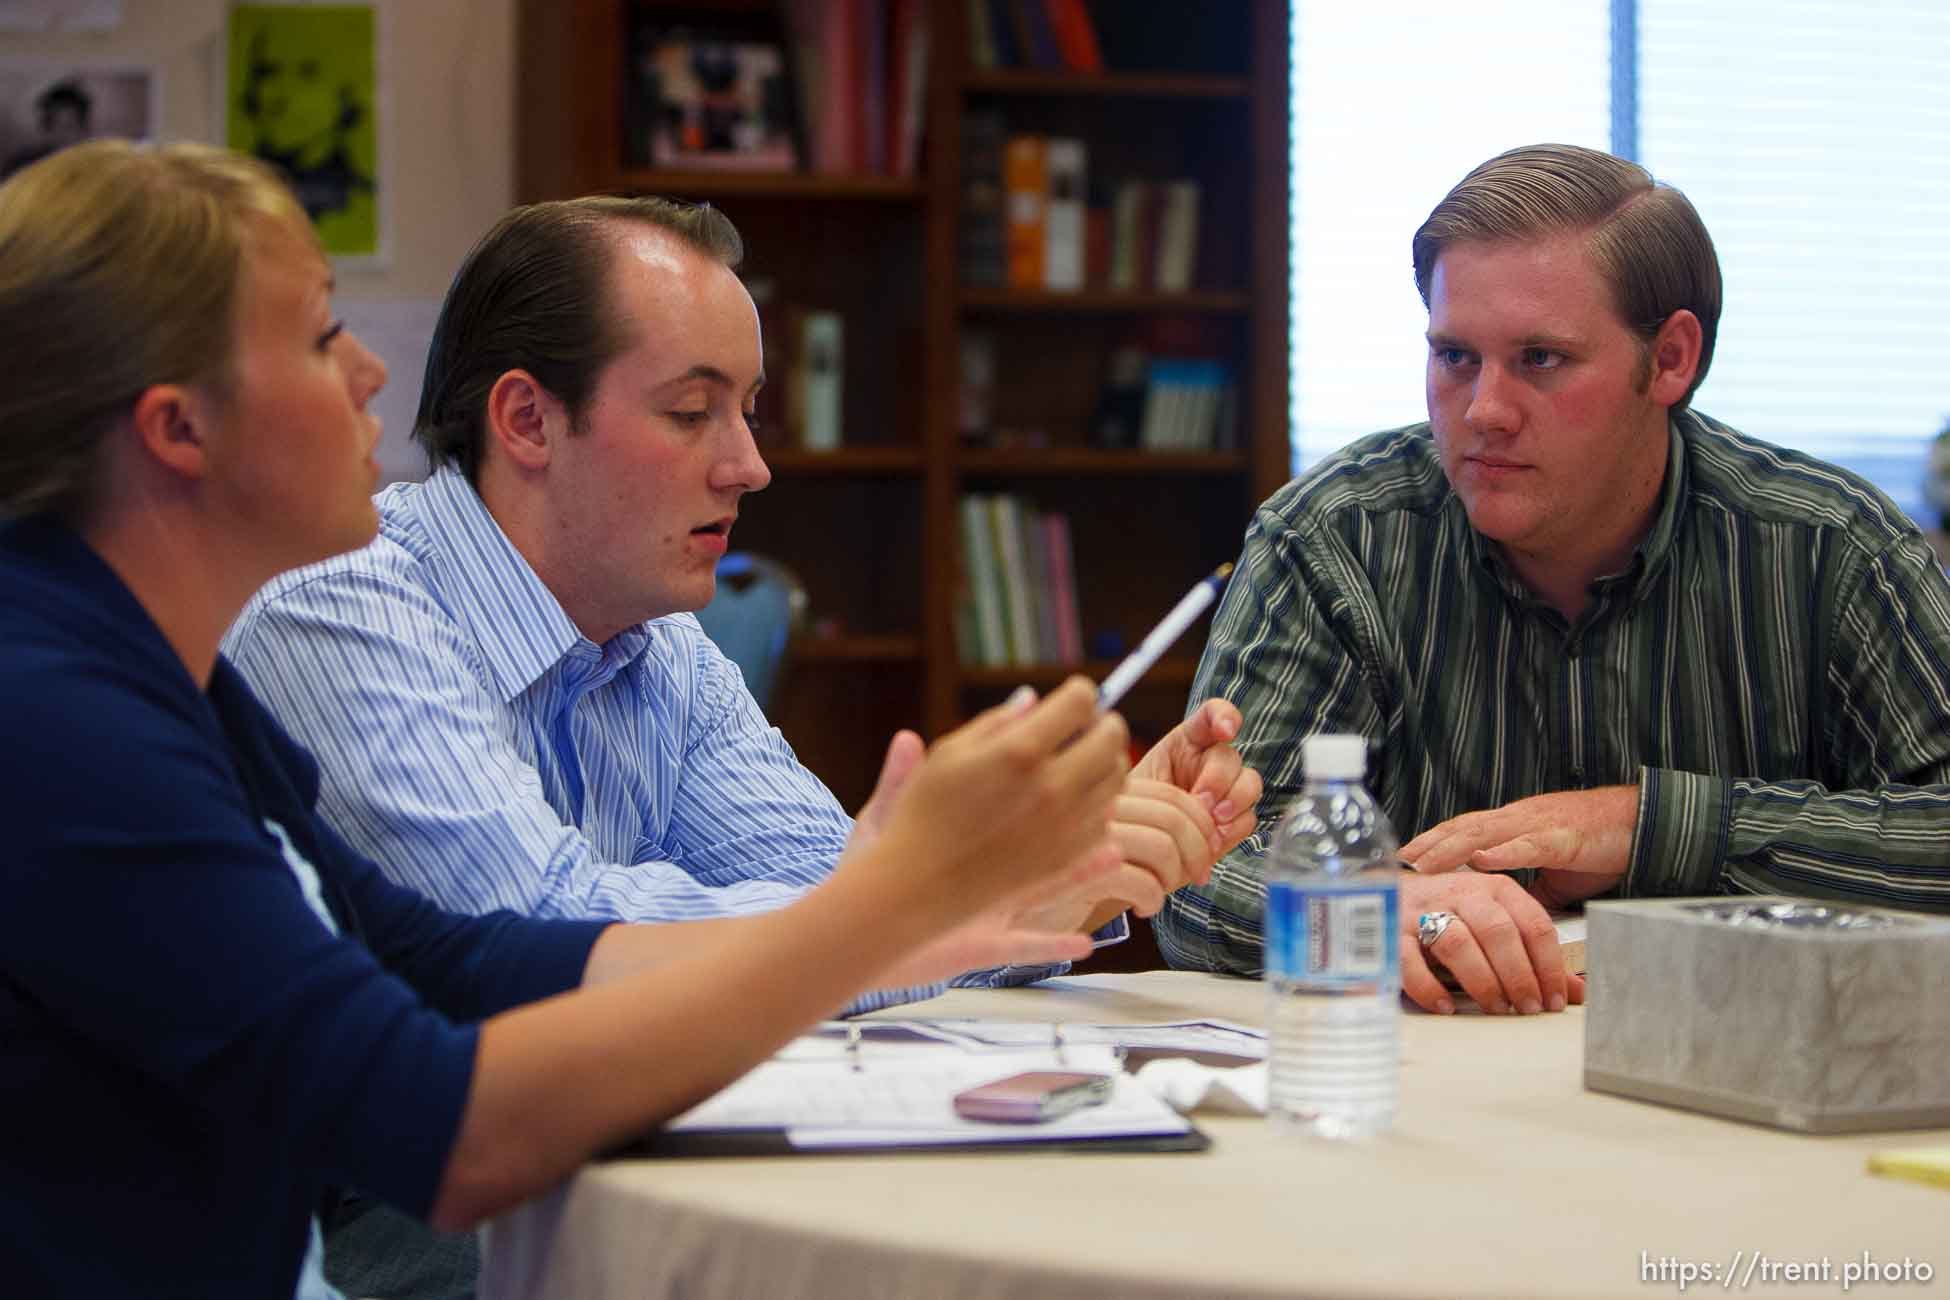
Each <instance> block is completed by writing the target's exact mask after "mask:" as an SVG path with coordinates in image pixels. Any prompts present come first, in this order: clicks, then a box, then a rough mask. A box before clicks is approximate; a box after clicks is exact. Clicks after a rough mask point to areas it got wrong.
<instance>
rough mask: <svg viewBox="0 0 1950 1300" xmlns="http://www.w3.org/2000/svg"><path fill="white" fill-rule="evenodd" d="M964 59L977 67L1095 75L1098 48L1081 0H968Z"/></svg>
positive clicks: (1099, 67) (1100, 55) (1092, 22)
mask: <svg viewBox="0 0 1950 1300" xmlns="http://www.w3.org/2000/svg"><path fill="white" fill-rule="evenodd" d="M967 7H968V51H969V60H970V62H971V63H972V64H973V66H975V67H976V68H979V69H981V70H983V71H993V70H995V69H998V68H1024V69H1029V70H1031V71H1037V72H1064V71H1067V72H1080V73H1086V74H1095V73H1100V72H1102V71H1103V70H1104V54H1103V44H1102V42H1101V41H1100V40H1099V39H1098V35H1097V23H1096V19H1095V18H1094V17H1093V16H1092V14H1091V12H1090V7H1089V5H1087V4H1086V3H1085V2H1084V0H968V5H967Z"/></svg>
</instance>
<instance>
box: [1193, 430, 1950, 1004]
mask: <svg viewBox="0 0 1950 1300" xmlns="http://www.w3.org/2000/svg"><path fill="white" fill-rule="evenodd" d="M1671 438H1672V454H1671V457H1670V459H1669V461H1668V468H1667V471H1666V482H1665V486H1664V488H1663V490H1662V494H1661V497H1660V504H1659V509H1658V515H1657V518H1656V520H1655V522H1654V524H1653V527H1652V530H1651V532H1650V533H1648V534H1647V536H1646V538H1645V540H1644V541H1643V542H1642V543H1640V545H1639V547H1638V549H1637V551H1636V553H1635V554H1634V557H1633V559H1632V562H1631V564H1630V565H1629V566H1628V567H1627V569H1626V570H1625V571H1624V572H1623V573H1620V574H1617V575H1615V576H1612V577H1608V578H1603V579H1600V580H1599V581H1597V582H1596V583H1594V584H1593V585H1592V595H1593V599H1592V601H1591V603H1590V604H1589V605H1588V606H1587V608H1586V610H1585V612H1584V614H1583V615H1581V616H1580V618H1579V619H1578V621H1577V622H1576V623H1575V624H1567V623H1566V622H1565V620H1564V618H1563V616H1562V615H1560V614H1559V613H1558V612H1557V611H1556V610H1555V609H1553V608H1551V607H1550V606H1549V605H1548V604H1546V603H1544V602H1543V601H1542V600H1540V599H1538V598H1537V597H1536V596H1534V595H1532V594H1531V593H1530V592H1529V591H1528V590H1527V589H1526V588H1525V587H1524V586H1523V584H1522V583H1521V582H1520V581H1519V580H1518V579H1517V578H1516V576H1515V575H1514V574H1513V573H1512V572H1511V571H1510V569H1509V568H1508V567H1507V565H1506V564H1505V563H1504V561H1503V559H1502V556H1501V554H1500V553H1499V551H1498V549H1497V547H1496V546H1495V545H1494V544H1492V543H1490V542H1487V541H1486V540H1485V539H1484V538H1483V537H1482V536H1481V535H1480V534H1478V533H1477V532H1476V531H1475V530H1474V529H1473V528H1471V527H1470V525H1469V518H1468V516H1467V514H1465V512H1464V510H1463V506H1462V502H1461V500H1460V499H1458V498H1457V497H1456V495H1455V494H1454V493H1453V492H1451V491H1450V489H1449V483H1448V480H1447V479H1446V478H1445V477H1444V476H1443V473H1442V466H1441V463H1440V461H1439V460H1438V457H1437V453H1436V448H1435V443H1434V441H1433V440H1432V438H1431V436H1430V432H1429V426H1428V425H1427V424H1417V425H1411V426H1409V427H1408V428H1405V429H1398V430H1395V431H1394V432H1391V433H1382V434H1376V435H1374V436H1372V437H1369V438H1365V439H1362V440H1361V441H1359V442H1356V443H1354V444H1352V445H1351V446H1349V447H1347V448H1346V449H1344V450H1343V451H1341V452H1340V453H1338V454H1337V455H1334V456H1332V457H1330V458H1328V459H1327V460H1326V461H1324V462H1322V463H1321V464H1320V465H1318V466H1316V467H1315V468H1314V469H1312V470H1311V471H1309V472H1308V473H1307V474H1305V475H1304V476H1302V477H1301V478H1298V479H1296V480H1294V481H1293V482H1291V483H1289V484H1287V485H1286V486H1285V487H1284V488H1282V489H1281V490H1280V491H1279V492H1277V493H1275V494H1274V495H1273V497H1272V498H1271V499H1270V500H1268V501H1267V502H1266V503H1265V504H1264V505H1263V506H1261V507H1260V509H1259V511H1258V513H1257V515H1256V516H1255V517H1254V519H1253V522H1252V525H1251V527H1250V528H1249V529H1248V530H1247V532H1246V542H1245V549H1244V552H1243V553H1242V555H1241V558H1240V561H1239V565H1238V570H1237V572H1236V573H1235V574H1234V576H1233V578H1232V582H1231V585H1230V586H1229V587H1228V588H1227V590H1226V594H1225V599H1224V601H1223V602H1222V603H1221V605H1220V607H1219V613H1218V616H1217V617H1216V619H1215V620H1214V623H1213V628H1212V639H1211V641H1210V643H1209V644H1208V645H1207V646H1206V650H1205V657H1204V659H1203V661H1202V662H1201V663H1200V665H1199V671H1198V679H1197V682H1196V684H1195V685H1194V687H1193V689H1192V695H1191V698H1192V699H1194V700H1203V699H1206V698H1207V697H1209V696H1213V695H1218V696H1222V697H1224V698H1225V699H1228V700H1231V701H1232V702H1233V703H1235V704H1237V705H1238V706H1239V709H1240V711H1241V712H1242V713H1243V714H1244V715H1245V726H1244V728H1243V729H1242V730H1241V733H1240V735H1239V738H1238V740H1237V742H1236V743H1237V744H1238V747H1239V749H1240V751H1241V753H1242V754H1243V755H1244V757H1245V760H1246V762H1247V763H1248V764H1250V765H1251V766H1253V767H1254V768H1256V769H1257V770H1258V771H1259V773H1260V775H1261V776H1262V777H1263V778H1264V779H1265V782H1266V793H1265V796H1264V798H1263V799H1262V800H1261V803H1260V807H1259V812H1260V823H1259V828H1258V830H1257V832H1256V833H1255V834H1254V835H1253V836H1252V837H1251V838H1250V839H1248V840H1247V841H1246V842H1245V843H1243V844H1241V845H1240V846H1239V848H1238V849H1236V850H1234V851H1233V853H1231V854H1230V855H1228V856H1227V857H1226V858H1225V860H1224V861H1222V862H1221V863H1220V864H1219V865H1218V868H1217V869H1216V870H1215V871H1214V873H1213V876H1212V880H1211V883H1210V884H1209V885H1207V886H1204V887H1202V888H1196V889H1193V888H1188V889H1184V890H1181V891H1179V892H1178V893H1177V894H1175V895H1173V896H1172V897H1171V899H1170V900H1169V901H1168V902H1167V905H1166V908H1165V910H1164V911H1163V912H1162V913H1160V914H1159V917H1158V921H1157V930H1158V937H1159V942H1160V945H1161V947H1162V948H1163V951H1164V953H1165V956H1166V957H1167V959H1168V960H1170V961H1171V963H1172V964H1173V965H1177V966H1194V967H1206V968H1211V969H1217V970H1230V971H1238V972H1241V973H1244V974H1256V973H1258V971H1259V969H1260V917H1261V914H1262V911H1263V908H1264V901H1265V885H1264V881H1263V875H1262V866H1263V860H1264V854H1265V849H1266V845H1267V843H1268V841H1269V840H1270V833H1271V831H1272V829H1273V826H1274V824H1275V823H1276V822H1277V820H1278V819H1279V817H1280V815H1281V813H1282V812H1283V811H1284V810H1285V808H1286V807H1287V805H1288V804H1289V803H1291V802H1292V800H1293V799H1294V797H1295V796H1296V795H1297V794H1298V793H1299V790H1300V788H1301V785H1302V784H1303V773H1302V770H1301V758H1300V742H1301V740H1302V738H1303V737H1305V736H1307V735H1310V734H1313V733H1316V732H1353V733H1359V734H1362V735H1365V736H1367V737H1368V738H1369V741H1370V744H1371V755H1372V756H1371V758H1370V763H1369V786H1370V788H1371V789H1373V791H1374V792H1375V795H1376V797H1377V798H1378V799H1379V800H1380V801H1381V804H1382V807H1383V808H1384V809H1385V810H1386V811H1387V813H1388V816H1389V817H1390V818H1391V819H1392V820H1393V822H1394V824H1395V827H1396V829H1397V831H1398V832H1400V834H1401V836H1402V838H1403V840H1407V839H1408V838H1409V837H1411V836H1413V835H1415V834H1418V833H1419V832H1421V831H1423V830H1426V829H1427V828H1429V827H1431V826H1434V825H1436V824H1437V823H1438V822H1442V821H1445V820H1447V819H1448V818H1450V817H1454V816H1457V815H1459V814H1461V813H1465V812H1472V811H1477V810H1481V809H1489V808H1497V807H1500V806H1502V805H1503V804H1506V803H1509V802H1510V801H1512V800H1514V799H1521V798H1524V797H1526V796H1528V795H1534V794H1544V793H1548V792H1551V791H1557V790H1576V789H1582V788H1586V787H1595V786H1605V785H1621V784H1634V785H1637V786H1638V788H1639V819H1638V829H1637V833H1636V835H1635V836H1634V839H1633V844H1632V856H1631V866H1630V869H1629V871H1628V872H1627V874H1626V876H1625V878H1624V880H1623V881H1622V882H1621V885H1620V888H1619V891H1618V893H1619V895H1620V896H1632V895H1648V894H1715V893H1786V894H1797V895H1803V896H1817V897H1827V898H1841V899H1856V900H1863V901H1872V902H1881V903H1889V904H1894V905H1898V906H1906V907H1921V908H1931V909H1937V910H1944V909H1950V586H1946V583H1945V581H1944V575H1943V571H1942V570H1941V569H1940V568H1939V567H1938V566H1937V562H1936V560H1935V558H1934V557H1933V556H1932V554H1931V552H1930V549H1929V546H1928V545H1927V544H1926V543H1925V542H1924V540H1923V537H1922V535H1921V534H1920V533H1919V532H1918V531H1917V529H1916V527H1915V525H1914V524H1912V523H1910V522H1909V520H1908V519H1907V518H1905V517H1904V516H1903V514H1902V513H1901V512H1900V511H1899V510H1898V509H1897V508H1896V507H1895V506H1894V505H1893V504H1892V503H1891V502H1890V501H1889V500H1888V498H1887V497H1884V496H1883V495H1882V494H1881V493H1879V492H1877V491H1876V490H1875V489H1874V488H1873V487H1871V486H1869V485H1868V484H1866V483H1864V482H1863V481H1862V480H1861V479H1859V478H1857V477H1855V476H1854V475H1851V474H1849V473H1847V472H1846V471H1843V470H1840V469H1836V468H1835V467H1833V466H1831V465H1826V464H1823V463H1822V462H1820V461H1816V460H1813V459H1810V458H1809V457H1806V456H1803V455H1799V454H1797V453H1795V452H1791V451H1784V450H1782V449H1780V448H1777V447H1772V446H1769V445H1768V444H1766V443H1762V442H1759V441H1756V440H1754V439H1752V438H1748V437H1745V436H1743V435H1741V434H1739V433H1736V432H1735V431H1734V430H1732V429H1729V428H1727V427H1726V426H1724V425H1721V424H1718V423H1716V422H1714V421H1713V420H1710V419H1707V418H1705V417H1703V416H1700V415H1698V414H1695V413H1693V412H1690V411H1677V412H1675V413H1674V414H1673V417H1672V420H1671Z"/></svg>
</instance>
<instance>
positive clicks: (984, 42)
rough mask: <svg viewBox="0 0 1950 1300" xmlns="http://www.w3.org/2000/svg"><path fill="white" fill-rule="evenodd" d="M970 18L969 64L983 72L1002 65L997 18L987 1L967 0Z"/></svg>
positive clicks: (966, 6) (966, 5)
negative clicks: (996, 30)
mask: <svg viewBox="0 0 1950 1300" xmlns="http://www.w3.org/2000/svg"><path fill="white" fill-rule="evenodd" d="M964 8H965V9H966V12H967V17H968V63H969V66H970V67H973V68H975V69H977V70H979V71H982V72H992V71H994V70H995V69H996V68H999V67H1001V66H1003V65H1002V54H1001V51H999V50H998V49H997V48H996V45H995V25H994V23H995V18H994V14H993V12H992V11H991V10H990V9H989V6H988V5H987V3H986V2H985V0H966V3H965V5H964Z"/></svg>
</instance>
